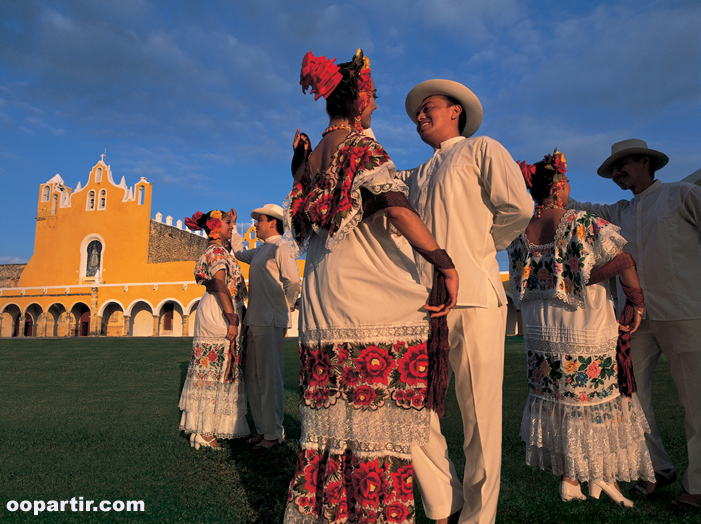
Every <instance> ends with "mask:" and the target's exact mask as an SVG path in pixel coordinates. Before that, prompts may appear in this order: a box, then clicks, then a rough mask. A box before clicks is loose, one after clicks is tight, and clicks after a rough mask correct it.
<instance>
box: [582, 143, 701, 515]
mask: <svg viewBox="0 0 701 524" xmlns="http://www.w3.org/2000/svg"><path fill="white" fill-rule="evenodd" d="M668 161H669V158H667V155H665V154H664V153H661V152H659V151H655V150H654V149H649V148H648V147H647V144H646V143H645V142H643V141H642V140H638V139H630V140H624V141H622V142H618V143H616V144H613V146H611V156H610V157H609V158H607V159H606V161H605V162H604V163H603V164H602V165H601V167H600V168H599V170H598V174H599V175H600V176H602V177H604V178H612V179H613V181H614V182H615V183H616V184H617V185H618V186H619V187H620V188H621V189H623V190H628V189H629V190H631V191H632V193H633V199H632V200H620V201H618V202H616V203H615V204H611V205H601V204H591V203H588V202H587V203H580V202H577V201H572V199H570V204H569V206H568V207H573V208H577V209H583V210H585V211H591V212H592V213H595V214H597V215H599V216H601V217H602V218H605V219H606V220H608V221H609V222H612V223H613V224H616V225H617V226H620V228H621V234H622V235H623V236H624V237H625V238H626V240H628V243H627V244H626V245H625V246H624V247H623V251H625V252H626V253H629V254H630V255H631V256H632V257H633V259H634V260H635V261H636V263H637V266H638V276H639V278H640V286H641V287H642V288H643V292H644V293H645V313H644V316H643V320H642V322H641V324H640V328H639V329H638V331H636V332H635V333H634V334H633V336H632V338H631V358H632V361H633V373H634V374H635V382H636V384H637V387H638V398H639V399H640V402H641V404H642V406H643V410H644V411H645V416H646V417H647V420H648V422H649V424H650V429H651V433H649V434H646V435H645V440H646V443H647V447H648V450H649V451H650V458H651V459H652V465H653V467H654V468H655V479H656V482H644V481H643V482H640V483H638V484H637V485H636V486H634V487H633V489H632V490H631V495H640V496H644V495H649V494H651V493H653V492H655V491H656V490H658V489H661V488H663V487H664V486H667V485H668V484H671V483H672V482H673V481H674V480H675V479H676V473H675V471H674V464H673V463H672V461H671V459H670V458H669V456H668V455H667V453H666V452H665V449H664V446H663V445H662V439H661V438H660V433H659V430H658V429H657V424H656V422H655V413H654V412H653V409H652V402H651V393H652V375H653V371H654V370H655V366H656V365H657V361H658V360H659V358H660V355H661V354H664V355H665V357H666V358H667V361H668V362H669V367H670V371H671V374H672V378H673V379H674V384H675V385H676V386H677V392H678V394H679V401H680V402H681V404H682V406H683V407H684V412H685V419H684V425H685V429H686V439H687V448H688V453H689V467H688V469H687V470H686V473H685V474H684V479H683V481H682V485H683V487H684V491H683V493H682V494H681V496H680V497H679V498H678V499H677V500H676V501H674V502H675V504H676V505H677V506H681V507H692V508H696V509H698V508H699V507H701V378H700V377H701V343H699V334H700V333H701V187H699V186H696V185H694V184H689V183H686V182H674V183H668V184H663V183H661V182H660V181H659V180H655V171H657V170H658V169H661V168H663V167H664V166H665V165H666V164H667V162H668ZM618 296H623V295H622V293H620V292H619V295H618Z"/></svg>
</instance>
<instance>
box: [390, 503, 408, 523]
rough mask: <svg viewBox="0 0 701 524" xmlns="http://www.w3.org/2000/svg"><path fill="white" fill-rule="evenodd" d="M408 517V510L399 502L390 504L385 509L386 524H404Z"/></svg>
mask: <svg viewBox="0 0 701 524" xmlns="http://www.w3.org/2000/svg"><path fill="white" fill-rule="evenodd" d="M408 516H409V510H408V509H407V507H406V506H405V505H404V504H402V503H401V502H392V503H391V504H390V505H389V506H387V507H386V508H385V518H386V519H387V522H404V521H405V520H406V519H407V517H408Z"/></svg>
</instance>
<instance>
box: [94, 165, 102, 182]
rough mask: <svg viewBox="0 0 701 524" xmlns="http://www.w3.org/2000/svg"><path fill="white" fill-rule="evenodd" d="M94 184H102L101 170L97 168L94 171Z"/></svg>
mask: <svg viewBox="0 0 701 524" xmlns="http://www.w3.org/2000/svg"><path fill="white" fill-rule="evenodd" d="M95 182H98V183H99V182H102V168H101V167H98V168H97V170H96V171H95Z"/></svg>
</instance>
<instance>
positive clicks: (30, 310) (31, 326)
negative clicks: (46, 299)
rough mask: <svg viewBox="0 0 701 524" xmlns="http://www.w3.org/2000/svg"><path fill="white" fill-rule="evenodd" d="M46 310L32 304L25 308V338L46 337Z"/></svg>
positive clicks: (34, 303)
mask: <svg viewBox="0 0 701 524" xmlns="http://www.w3.org/2000/svg"><path fill="white" fill-rule="evenodd" d="M43 313H44V309H43V308H42V307H41V306H40V305H39V304H37V303H36V302H32V303H31V304H29V305H28V306H27V307H26V308H24V336H25V337H42V336H44V330H45V327H44V324H45V319H44V315H43Z"/></svg>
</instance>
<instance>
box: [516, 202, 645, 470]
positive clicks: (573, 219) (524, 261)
mask: <svg viewBox="0 0 701 524" xmlns="http://www.w3.org/2000/svg"><path fill="white" fill-rule="evenodd" d="M625 242H626V241H625V239H624V238H623V237H622V236H620V234H619V228H618V227H616V226H614V225H612V224H610V223H608V222H606V221H605V220H604V219H602V218H600V217H597V216H596V215H592V214H590V213H586V212H584V211H567V212H566V213H565V215H564V216H563V218H562V220H561V221H560V224H559V227H558V230H557V233H556V235H555V240H554V241H553V242H552V243H550V244H547V245H542V246H536V245H532V244H531V243H530V242H529V241H528V239H527V237H526V235H525V233H524V234H522V235H521V236H519V237H518V238H517V239H516V240H514V242H513V243H512V244H511V245H510V246H509V247H508V253H509V262H510V268H509V269H510V271H509V272H510V279H511V287H512V290H513V291H514V303H515V304H516V305H517V306H518V305H519V304H520V306H521V315H522V317H523V326H524V337H525V346H526V357H527V363H528V387H529V396H528V400H527V402H526V407H525V410H524V413H523V419H522V423H521V438H522V439H523V440H524V442H525V443H526V463H527V464H529V465H532V466H537V467H539V468H541V469H543V470H545V471H550V472H552V473H553V474H555V475H558V476H560V475H566V476H567V477H569V478H572V479H578V480H580V481H591V480H594V479H596V480H600V479H603V480H605V481H607V482H610V481H614V480H621V481H630V480H634V479H637V478H642V479H645V480H654V472H653V469H652V463H651V461H650V456H649V453H648V451H647V447H646V445H645V439H644V433H645V432H649V427H648V424H647V420H646V419H645V416H644V414H643V412H642V408H641V406H640V402H639V401H638V398H637V396H636V395H635V394H634V395H633V396H632V397H631V398H627V397H626V396H624V395H622V394H621V393H620V392H619V389H618V368H617V363H616V345H617V338H618V324H617V322H616V317H615V313H614V310H613V303H612V301H611V299H610V292H609V288H608V282H601V283H598V284H593V285H591V286H587V282H588V280H589V275H590V273H591V271H592V269H593V268H595V267H599V266H601V265H603V264H605V263H606V262H609V261H610V260H611V259H612V258H613V257H614V256H615V255H616V254H617V253H618V252H619V251H620V249H621V247H622V246H623V245H624V244H625Z"/></svg>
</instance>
